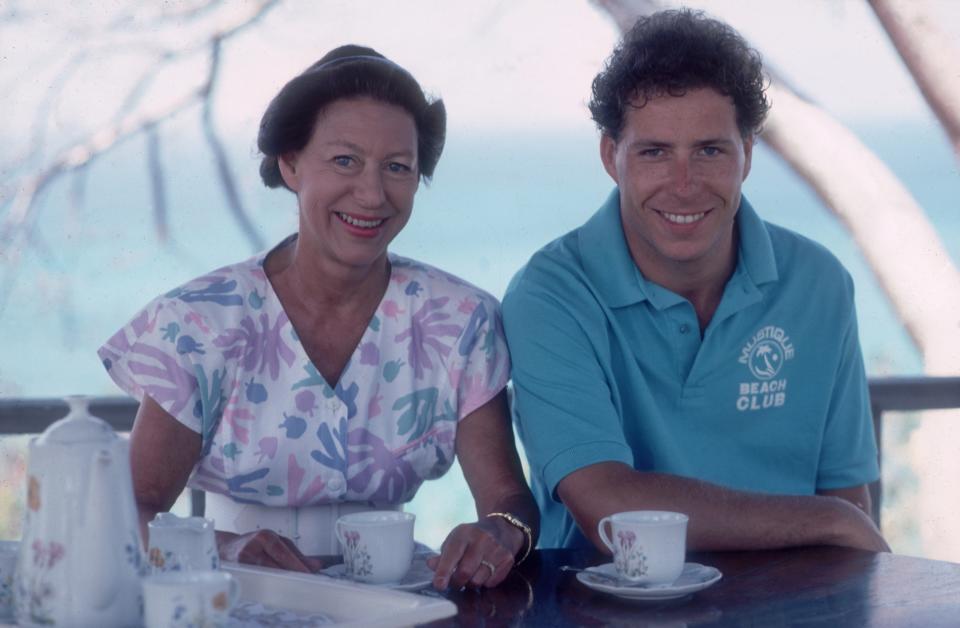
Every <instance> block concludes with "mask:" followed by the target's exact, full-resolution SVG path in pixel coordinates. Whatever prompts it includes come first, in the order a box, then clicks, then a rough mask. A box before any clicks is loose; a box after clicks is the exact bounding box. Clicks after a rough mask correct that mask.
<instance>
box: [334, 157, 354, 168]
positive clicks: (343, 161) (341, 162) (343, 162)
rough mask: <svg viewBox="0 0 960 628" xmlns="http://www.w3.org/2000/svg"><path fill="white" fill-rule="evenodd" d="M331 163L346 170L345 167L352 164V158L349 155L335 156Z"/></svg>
mask: <svg viewBox="0 0 960 628" xmlns="http://www.w3.org/2000/svg"><path fill="white" fill-rule="evenodd" d="M333 163H335V164H337V165H338V166H341V167H343V168H346V167H347V166H349V165H350V164H352V163H353V157H351V156H349V155H337V156H336V157H334V158H333Z"/></svg>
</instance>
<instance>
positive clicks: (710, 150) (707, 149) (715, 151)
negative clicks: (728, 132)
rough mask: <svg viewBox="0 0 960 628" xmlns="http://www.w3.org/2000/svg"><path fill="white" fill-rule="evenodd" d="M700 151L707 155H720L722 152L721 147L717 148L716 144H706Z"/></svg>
mask: <svg viewBox="0 0 960 628" xmlns="http://www.w3.org/2000/svg"><path fill="white" fill-rule="evenodd" d="M700 152H702V153H703V154H704V155H706V156H707V157H714V156H716V155H719V154H720V153H721V151H720V149H719V148H717V147H716V146H704V147H703V148H702V149H701V150H700Z"/></svg>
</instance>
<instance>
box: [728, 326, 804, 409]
mask: <svg viewBox="0 0 960 628" xmlns="http://www.w3.org/2000/svg"><path fill="white" fill-rule="evenodd" d="M793 355H794V349H793V344H791V343H790V336H788V335H787V332H785V331H783V329H782V328H780V327H776V326H774V325H767V326H765V327H762V328H760V330H759V331H757V332H756V333H755V334H754V335H753V337H752V338H751V339H750V341H749V342H747V344H745V345H744V346H743V349H741V351H740V359H739V362H740V364H745V365H746V366H747V368H748V369H750V374H751V375H753V377H754V380H755V381H752V382H741V383H740V395H739V396H738V397H737V410H740V411H741V412H742V411H744V410H760V409H762V408H771V407H780V406H782V405H783V404H785V403H786V401H787V393H786V389H787V380H786V379H785V378H781V379H776V377H777V375H779V374H780V370H781V369H782V368H783V363H784V362H786V361H787V360H790V359H793Z"/></svg>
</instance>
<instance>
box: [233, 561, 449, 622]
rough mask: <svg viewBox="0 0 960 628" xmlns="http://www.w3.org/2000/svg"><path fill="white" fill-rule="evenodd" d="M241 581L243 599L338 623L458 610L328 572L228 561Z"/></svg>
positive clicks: (420, 617)
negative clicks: (319, 573) (318, 572)
mask: <svg viewBox="0 0 960 628" xmlns="http://www.w3.org/2000/svg"><path fill="white" fill-rule="evenodd" d="M221 568H222V569H224V570H226V571H229V572H230V573H232V574H233V575H234V576H235V577H236V578H237V579H238V580H239V581H240V597H241V599H244V600H250V601H254V602H260V603H261V604H265V605H267V606H272V607H275V608H285V609H288V610H291V611H294V612H297V613H305V614H309V613H323V614H325V615H327V616H329V617H331V618H333V619H334V621H335V622H336V623H334V624H329V625H332V626H338V627H344V628H345V627H348V626H358V627H359V626H363V627H365V628H367V627H369V628H387V627H391V626H412V625H414V624H421V623H426V622H430V621H434V620H437V619H443V618H445V617H452V616H453V615H456V614H457V607H456V605H455V604H454V603H453V602H451V601H449V600H445V599H443V598H439V597H428V596H425V595H417V594H414V593H405V592H403V591H394V590H393V589H386V588H383V587H377V586H372V585H366V584H358V583H353V582H344V581H341V580H335V579H333V578H330V577H328V576H323V575H314V574H304V573H296V572H292V571H282V570H280V569H271V568H269V567H255V566H253V565H241V564H239V563H229V562H224V563H223V564H222V565H221Z"/></svg>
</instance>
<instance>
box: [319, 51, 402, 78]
mask: <svg viewBox="0 0 960 628" xmlns="http://www.w3.org/2000/svg"><path fill="white" fill-rule="evenodd" d="M353 61H376V62H378V63H385V64H387V65H389V66H392V67H394V68H396V69H398V70H401V71H403V72H404V73H405V74H410V73H409V72H407V71H406V70H404V69H403V68H402V67H400V66H399V65H397V64H396V63H394V62H393V61H391V60H390V59H387V58H386V57H376V56H374V55H350V56H349V57H339V58H337V59H330V60H329V61H324V62H323V63H321V64H320V65H315V66H313V67H312V68H310V70H309V71H310V72H316V71H319V70H326V69H329V68H333V67H336V66H338V65H343V64H345V63H350V62H353Z"/></svg>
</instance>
